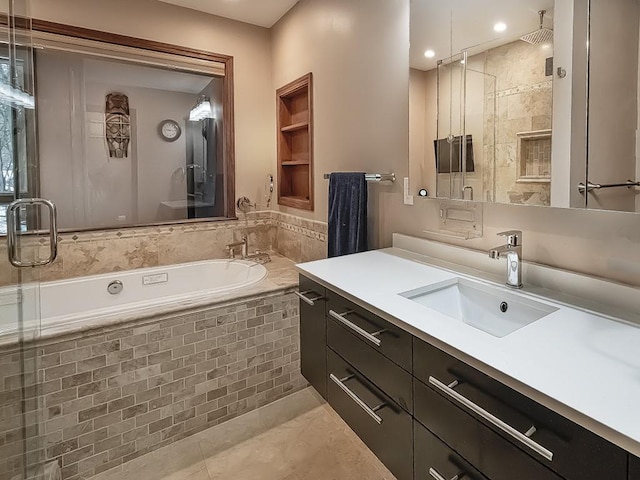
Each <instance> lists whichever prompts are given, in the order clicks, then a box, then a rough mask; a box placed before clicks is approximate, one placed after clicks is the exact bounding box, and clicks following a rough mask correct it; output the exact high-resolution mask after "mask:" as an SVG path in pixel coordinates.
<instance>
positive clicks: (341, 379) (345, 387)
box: [329, 373, 387, 425]
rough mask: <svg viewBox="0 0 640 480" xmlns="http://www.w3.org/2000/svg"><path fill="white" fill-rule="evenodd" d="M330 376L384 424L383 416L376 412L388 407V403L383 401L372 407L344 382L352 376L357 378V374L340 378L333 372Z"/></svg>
mask: <svg viewBox="0 0 640 480" xmlns="http://www.w3.org/2000/svg"><path fill="white" fill-rule="evenodd" d="M329 378H330V379H331V380H333V382H334V383H335V384H336V385H338V386H339V387H340V388H341V389H342V391H343V392H344V393H346V394H347V395H348V396H349V397H350V398H351V400H353V401H354V402H356V403H357V404H358V406H359V407H360V408H362V410H364V411H365V412H366V413H367V415H369V416H370V417H371V418H373V419H374V420H375V421H376V423H377V424H378V425H381V424H382V417H380V416H379V415H378V414H377V413H376V412H377V411H378V410H380V409H381V408H383V407H386V406H387V403H386V402H382V403H381V404H380V405H378V406H376V407H373V408H371V407H370V406H369V405H367V404H366V403H364V401H363V400H361V399H360V397H358V396H357V395H356V394H355V393H353V391H352V390H351V389H350V388H349V387H347V386H346V385H345V384H344V382H346V381H347V380H351V379H352V378H355V375H349V376H348V377H344V378H338V377H336V376H335V375H334V374H333V373H332V374H330V375H329Z"/></svg>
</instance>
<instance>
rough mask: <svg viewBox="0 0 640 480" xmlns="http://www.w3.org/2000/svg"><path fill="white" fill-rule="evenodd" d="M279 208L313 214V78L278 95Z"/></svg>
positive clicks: (283, 89)
mask: <svg viewBox="0 0 640 480" xmlns="http://www.w3.org/2000/svg"><path fill="white" fill-rule="evenodd" d="M276 97H277V118H278V130H277V132H278V204H279V205H284V206H288V207H293V208H299V209H302V210H311V211H313V208H314V205H313V89H312V74H311V73H309V74H307V75H305V76H303V77H300V78H298V79H297V80H294V81H293V82H291V83H288V84H287V85H285V86H283V87H281V88H279V89H278V90H277V91H276Z"/></svg>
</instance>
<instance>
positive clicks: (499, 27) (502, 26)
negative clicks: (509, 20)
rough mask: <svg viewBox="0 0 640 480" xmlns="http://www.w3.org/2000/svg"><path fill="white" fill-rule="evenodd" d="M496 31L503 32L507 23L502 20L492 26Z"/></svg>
mask: <svg viewBox="0 0 640 480" xmlns="http://www.w3.org/2000/svg"><path fill="white" fill-rule="evenodd" d="M493 29H494V30H495V31H496V32H504V31H505V30H506V29H507V24H506V23H504V22H498V23H496V24H495V25H494V26H493Z"/></svg>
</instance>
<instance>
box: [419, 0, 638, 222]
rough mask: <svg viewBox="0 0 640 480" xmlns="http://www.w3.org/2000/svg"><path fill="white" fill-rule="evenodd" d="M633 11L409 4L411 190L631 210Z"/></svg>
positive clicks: (544, 1)
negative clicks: (422, 189)
mask: <svg viewBox="0 0 640 480" xmlns="http://www.w3.org/2000/svg"><path fill="white" fill-rule="evenodd" d="M639 9H640V7H639V4H638V2H637V1H636V0H612V1H609V0H591V1H589V0H575V1H573V0H555V1H554V0H486V1H482V2H478V1H475V0H451V1H447V2H441V1H438V0H413V1H412V2H411V71H410V166H409V171H410V181H411V185H412V188H413V189H415V191H416V192H417V191H418V189H421V188H425V189H427V190H428V191H429V192H430V196H435V197H442V198H453V199H463V200H474V201H484V202H498V203H509V204H523V205H538V206H554V207H565V208H567V207H580V208H584V207H587V208H598V209H606V210H618V211H628V212H638V211H640V188H639V186H638V184H637V182H639V181H640V178H639V177H640V160H639V159H640V153H639V152H640V148H639V147H638V140H637V137H638V135H637V132H638V118H639V110H638V85H639V70H638V45H639V43H640V35H639V33H640V30H639V19H640V10H639ZM622 45H624V48H622V47H621V46H622Z"/></svg>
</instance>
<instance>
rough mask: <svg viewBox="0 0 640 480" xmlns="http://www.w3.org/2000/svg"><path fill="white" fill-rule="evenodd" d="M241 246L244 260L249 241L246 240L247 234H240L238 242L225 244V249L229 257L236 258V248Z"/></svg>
mask: <svg viewBox="0 0 640 480" xmlns="http://www.w3.org/2000/svg"><path fill="white" fill-rule="evenodd" d="M238 247H242V253H241V254H242V259H243V260H244V259H245V258H247V256H248V252H249V242H248V241H247V236H246V235H242V237H241V239H240V241H239V242H234V243H230V244H229V245H227V250H228V251H229V258H231V259H233V258H236V248H238Z"/></svg>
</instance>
